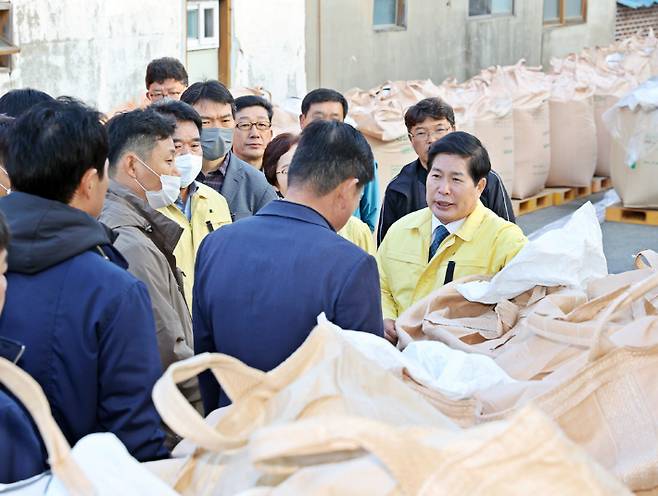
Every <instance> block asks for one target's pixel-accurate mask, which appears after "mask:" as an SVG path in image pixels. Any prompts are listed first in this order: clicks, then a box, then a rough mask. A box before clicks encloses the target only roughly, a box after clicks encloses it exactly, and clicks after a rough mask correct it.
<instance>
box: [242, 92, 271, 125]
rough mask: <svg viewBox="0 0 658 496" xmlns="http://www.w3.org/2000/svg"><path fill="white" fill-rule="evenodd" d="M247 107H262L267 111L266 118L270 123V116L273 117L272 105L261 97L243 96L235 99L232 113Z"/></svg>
mask: <svg viewBox="0 0 658 496" xmlns="http://www.w3.org/2000/svg"><path fill="white" fill-rule="evenodd" d="M247 107H263V108H264V109H265V110H267V118H268V119H269V120H270V122H272V116H273V115H274V111H273V110H272V104H271V103H270V102H268V101H267V100H265V98H263V97H262V96H256V95H245V96H239V97H237V98H236V99H235V112H234V113H237V112H239V111H240V110H242V109H244V108H247Z"/></svg>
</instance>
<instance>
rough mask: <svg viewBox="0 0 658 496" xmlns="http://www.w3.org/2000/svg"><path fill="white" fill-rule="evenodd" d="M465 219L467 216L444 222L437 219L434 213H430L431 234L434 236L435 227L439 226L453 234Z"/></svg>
mask: <svg viewBox="0 0 658 496" xmlns="http://www.w3.org/2000/svg"><path fill="white" fill-rule="evenodd" d="M466 219H467V217H464V218H463V219H460V220H456V221H453V222H450V223H448V224H444V223H443V222H441V221H440V220H439V219H437V218H436V216H435V215H434V214H432V236H434V231H436V228H437V227H439V226H445V228H446V229H447V230H448V232H449V233H450V234H455V233H456V232H457V231H459V228H460V227H461V226H463V225H464V222H466Z"/></svg>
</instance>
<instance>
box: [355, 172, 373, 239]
mask: <svg viewBox="0 0 658 496" xmlns="http://www.w3.org/2000/svg"><path fill="white" fill-rule="evenodd" d="M353 215H354V217H356V218H357V219H360V220H362V221H363V222H365V223H366V224H368V227H369V228H370V230H371V231H372V232H375V226H376V225H377V219H378V218H379V179H378V178H377V162H375V177H374V178H373V180H372V181H370V182H369V183H368V184H366V185H365V186H364V188H363V195H362V196H361V202H360V203H359V206H358V207H357V208H356V211H355V212H354V214H353Z"/></svg>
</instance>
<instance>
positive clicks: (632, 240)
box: [517, 193, 658, 273]
mask: <svg viewBox="0 0 658 496" xmlns="http://www.w3.org/2000/svg"><path fill="white" fill-rule="evenodd" d="M603 197H604V193H597V194H595V195H592V196H589V197H587V198H581V199H579V200H576V201H574V202H571V203H567V204H564V205H560V206H557V207H549V208H545V209H543V210H538V211H536V212H533V213H530V214H526V215H522V216H521V217H519V218H518V219H517V223H518V225H519V226H520V227H521V228H522V229H523V231H524V232H525V233H526V235H529V234H531V233H532V232H534V231H536V230H537V229H540V228H542V227H544V226H545V225H547V224H550V223H551V222H554V221H556V220H559V219H561V218H563V217H565V216H567V215H570V214H572V213H573V212H575V211H576V210H577V209H578V208H579V207H580V206H581V205H583V204H584V203H585V202H586V201H591V202H592V203H593V204H595V206H596V203H597V202H599V201H601V200H602V199H603ZM601 229H602V231H603V250H604V252H605V256H606V258H607V259H608V271H609V272H610V273H618V272H624V271H626V270H630V269H632V268H633V255H635V254H636V253H637V252H638V251H642V250H644V249H648V248H649V249H652V250H656V251H658V227H653V226H641V225H635V224H621V223H618V222H604V223H603V224H601Z"/></svg>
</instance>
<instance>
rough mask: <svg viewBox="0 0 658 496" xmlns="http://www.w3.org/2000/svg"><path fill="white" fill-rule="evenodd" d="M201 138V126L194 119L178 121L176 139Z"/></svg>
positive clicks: (175, 132)
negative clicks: (197, 125)
mask: <svg viewBox="0 0 658 496" xmlns="http://www.w3.org/2000/svg"><path fill="white" fill-rule="evenodd" d="M198 139H199V128H198V127H196V124H194V122H192V121H176V130H175V131H174V141H188V140H198Z"/></svg>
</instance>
